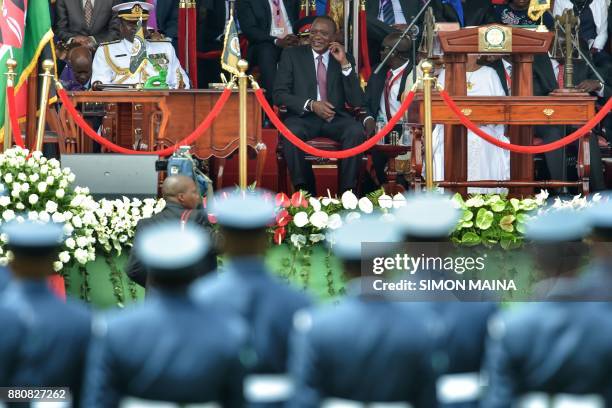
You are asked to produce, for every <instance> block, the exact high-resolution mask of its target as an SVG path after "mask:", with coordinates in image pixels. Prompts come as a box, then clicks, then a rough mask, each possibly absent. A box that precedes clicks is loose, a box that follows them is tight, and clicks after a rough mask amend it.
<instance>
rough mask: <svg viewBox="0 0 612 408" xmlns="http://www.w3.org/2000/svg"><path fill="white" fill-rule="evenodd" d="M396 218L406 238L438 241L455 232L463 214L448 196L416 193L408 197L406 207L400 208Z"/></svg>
mask: <svg viewBox="0 0 612 408" xmlns="http://www.w3.org/2000/svg"><path fill="white" fill-rule="evenodd" d="M395 216H396V218H397V224H398V227H399V228H400V230H401V232H402V233H403V234H404V236H408V237H412V238H417V239H418V238H423V239H436V238H444V237H447V236H448V235H450V233H451V232H453V230H454V229H455V227H456V226H457V222H459V219H460V217H461V212H460V211H459V209H458V208H457V207H456V205H455V203H454V202H453V201H452V199H451V198H450V197H449V196H448V195H444V194H439V193H416V194H410V195H407V196H406V205H404V206H402V207H400V208H398V209H397V210H396V211H395Z"/></svg>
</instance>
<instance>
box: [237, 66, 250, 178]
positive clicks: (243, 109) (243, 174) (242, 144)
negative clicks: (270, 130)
mask: <svg viewBox="0 0 612 408" xmlns="http://www.w3.org/2000/svg"><path fill="white" fill-rule="evenodd" d="M237 65H238V70H239V71H240V72H239V73H238V90H239V96H240V140H239V145H238V171H239V185H240V189H242V190H246V187H247V148H248V146H247V88H248V82H247V81H248V79H249V78H248V76H247V74H246V72H247V69H249V63H248V62H247V61H246V60H243V59H241V60H240V61H238V64H237Z"/></svg>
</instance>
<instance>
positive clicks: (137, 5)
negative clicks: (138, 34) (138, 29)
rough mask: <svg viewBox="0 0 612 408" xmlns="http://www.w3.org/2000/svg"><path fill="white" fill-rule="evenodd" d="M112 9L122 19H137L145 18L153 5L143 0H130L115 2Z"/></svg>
mask: <svg viewBox="0 0 612 408" xmlns="http://www.w3.org/2000/svg"><path fill="white" fill-rule="evenodd" d="M113 11H114V12H116V13H117V15H118V16H119V17H120V18H122V19H124V20H128V21H138V20H139V19H141V18H142V19H143V20H147V19H148V18H149V13H150V12H151V11H153V5H151V4H149V3H146V2H144V1H130V2H127V3H120V4H117V5H116V6H114V7H113Z"/></svg>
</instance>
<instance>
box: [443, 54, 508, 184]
mask: <svg viewBox="0 0 612 408" xmlns="http://www.w3.org/2000/svg"><path fill="white" fill-rule="evenodd" d="M466 81H467V82H468V83H469V84H471V87H470V86H468V91H467V94H468V96H506V94H505V92H504V88H503V87H502V84H501V82H500V80H499V76H498V75H497V72H495V70H494V69H493V68H489V67H485V66H483V67H480V68H479V69H478V70H476V71H473V72H468V73H466ZM438 83H439V84H440V85H442V86H444V70H442V72H441V73H440V76H439V77H438ZM470 88H471V89H470ZM480 129H482V130H483V131H485V132H487V133H488V134H490V135H491V136H493V137H495V138H496V139H498V140H502V141H504V142H508V138H507V137H506V136H505V126H504V125H481V126H480ZM467 137H468V152H467V156H468V157H467V161H468V169H467V170H468V172H467V173H468V174H467V176H468V180H469V181H473V180H509V179H510V152H509V151H508V150H504V149H501V148H499V147H497V146H495V145H492V144H490V143H489V142H487V141H485V140H484V139H482V138H480V137H479V136H478V135H476V134H474V133H473V132H471V131H469V130H468V135H467ZM433 154H434V180H437V181H439V180H443V179H444V126H442V125H436V127H435V128H434V130H433ZM506 191H507V190H506V189H495V188H475V187H470V188H469V189H468V192H469V193H483V194H486V193H495V192H497V193H501V192H506Z"/></svg>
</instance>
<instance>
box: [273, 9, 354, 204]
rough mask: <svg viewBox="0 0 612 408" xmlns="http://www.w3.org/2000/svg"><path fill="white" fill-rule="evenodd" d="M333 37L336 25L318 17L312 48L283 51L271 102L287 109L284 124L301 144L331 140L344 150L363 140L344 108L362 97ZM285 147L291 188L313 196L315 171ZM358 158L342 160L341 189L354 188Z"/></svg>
mask: <svg viewBox="0 0 612 408" xmlns="http://www.w3.org/2000/svg"><path fill="white" fill-rule="evenodd" d="M335 34H336V24H335V23H334V21H333V20H332V19H331V18H329V17H327V16H321V17H317V19H316V20H315V21H314V22H313V23H312V26H311V29H310V46H299V47H294V48H289V49H287V50H285V52H283V55H282V57H281V61H280V64H279V66H278V73H277V75H276V82H275V83H274V102H275V104H276V105H278V106H284V107H286V108H287V115H286V117H285V120H284V123H285V125H287V127H288V128H289V129H290V130H291V131H292V132H293V133H294V134H295V135H297V136H298V137H299V138H301V139H302V140H306V141H307V140H310V139H312V138H315V137H318V136H323V137H329V138H332V139H334V140H337V141H338V142H340V144H341V145H342V149H348V148H351V147H355V146H357V145H359V144H360V143H362V142H363V141H364V140H365V133H364V130H363V126H362V125H361V124H360V123H359V122H357V121H356V120H355V119H354V118H353V117H352V115H351V114H350V113H349V112H348V111H347V110H346V105H349V106H355V107H359V106H361V105H362V103H363V93H362V91H361V88H360V86H359V78H358V77H357V71H356V68H355V67H354V66H353V63H352V62H351V60H349V58H350V57H349V56H347V55H346V53H345V51H344V48H343V47H342V45H340V44H339V43H337V42H332V41H331V40H332V38H333V37H334V35H335ZM283 149H284V153H285V158H286V160H287V166H288V168H289V173H290V174H291V181H292V183H293V186H294V188H295V189H296V190H299V189H303V190H307V191H308V192H310V193H311V194H313V195H314V194H315V193H316V188H315V179H314V173H313V171H312V167H311V166H310V165H309V164H308V163H307V162H306V161H305V160H304V152H302V151H301V150H300V149H298V148H297V147H295V146H294V145H293V144H291V142H289V141H286V140H283ZM361 158H362V156H361V155H357V156H353V157H350V158H347V159H343V160H342V161H341V162H340V165H339V168H338V171H339V172H340V186H338V187H339V191H346V190H350V189H355V188H356V187H357V181H358V180H357V179H358V177H357V175H358V174H357V173H358V168H359V162H360V161H361Z"/></svg>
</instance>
